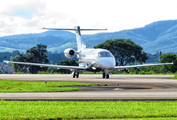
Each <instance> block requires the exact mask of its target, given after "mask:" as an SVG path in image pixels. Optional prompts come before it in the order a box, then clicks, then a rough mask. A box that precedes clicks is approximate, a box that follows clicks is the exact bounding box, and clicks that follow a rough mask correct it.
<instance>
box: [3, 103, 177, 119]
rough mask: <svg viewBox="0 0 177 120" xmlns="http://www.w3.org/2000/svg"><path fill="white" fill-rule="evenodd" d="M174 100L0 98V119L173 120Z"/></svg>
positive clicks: (176, 104) (176, 105)
mask: <svg viewBox="0 0 177 120" xmlns="http://www.w3.org/2000/svg"><path fill="white" fill-rule="evenodd" d="M176 108H177V101H160V102H156V101H144V102H136V101H128V102H122V101H117V102H112V101H106V102H102V101H95V102H60V101H50V102H49V101H3V100H1V101H0V119H119V118H121V119H123V118H124V119H135V118H136V119H176V118H177V109H176Z"/></svg>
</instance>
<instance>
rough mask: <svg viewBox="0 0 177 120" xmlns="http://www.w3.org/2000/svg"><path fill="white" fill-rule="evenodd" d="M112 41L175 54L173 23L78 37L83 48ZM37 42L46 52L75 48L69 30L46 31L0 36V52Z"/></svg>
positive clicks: (175, 22) (176, 30)
mask: <svg viewBox="0 0 177 120" xmlns="http://www.w3.org/2000/svg"><path fill="white" fill-rule="evenodd" d="M116 38H125V39H131V40H133V41H134V42H135V43H136V44H139V45H141V46H142V47H143V48H144V51H145V52H148V53H156V52H157V51H162V52H164V53H168V52H177V51H176V50H177V20H166V21H158V22H153V23H151V24H148V25H146V26H144V27H142V28H136V29H130V30H123V31H119V32H112V33H98V34H93V35H82V39H83V42H84V43H85V44H86V45H87V47H92V46H96V45H97V44H100V43H103V42H104V41H105V40H110V39H116ZM39 43H41V44H45V45H47V46H48V50H49V51H52V52H55V51H57V52H63V51H64V50H65V49H66V48H69V47H70V48H74V49H76V36H75V34H74V33H72V32H69V31H46V32H43V33H39V34H21V35H12V36H4V37H0V51H1V52H2V51H12V50H20V51H26V50H27V49H29V48H31V47H33V46H35V45H37V44H39Z"/></svg>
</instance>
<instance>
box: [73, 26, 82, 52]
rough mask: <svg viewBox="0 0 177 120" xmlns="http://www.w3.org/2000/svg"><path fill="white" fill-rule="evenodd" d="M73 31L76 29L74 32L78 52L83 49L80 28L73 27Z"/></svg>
mask: <svg viewBox="0 0 177 120" xmlns="http://www.w3.org/2000/svg"><path fill="white" fill-rule="evenodd" d="M75 29H76V30H75V32H76V41H77V50H78V51H80V50H82V49H83V48H82V37H81V31H80V26H77V27H75Z"/></svg>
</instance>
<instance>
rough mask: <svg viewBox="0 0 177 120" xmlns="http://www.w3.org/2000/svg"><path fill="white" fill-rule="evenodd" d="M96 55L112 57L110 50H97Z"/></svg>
mask: <svg viewBox="0 0 177 120" xmlns="http://www.w3.org/2000/svg"><path fill="white" fill-rule="evenodd" d="M98 57H113V56H112V54H111V53H110V52H99V53H98Z"/></svg>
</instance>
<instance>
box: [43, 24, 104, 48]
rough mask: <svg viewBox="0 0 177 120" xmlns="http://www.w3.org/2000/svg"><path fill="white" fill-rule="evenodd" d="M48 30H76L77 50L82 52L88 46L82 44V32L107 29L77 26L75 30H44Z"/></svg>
mask: <svg viewBox="0 0 177 120" xmlns="http://www.w3.org/2000/svg"><path fill="white" fill-rule="evenodd" d="M43 29H48V30H74V31H75V32H76V40H77V50H78V51H80V50H82V49H85V48H86V46H85V45H84V44H83V43H82V38H81V31H91V30H107V29H80V26H76V27H74V28H71V29H70V28H43Z"/></svg>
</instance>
